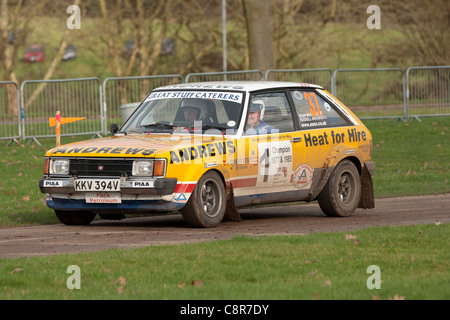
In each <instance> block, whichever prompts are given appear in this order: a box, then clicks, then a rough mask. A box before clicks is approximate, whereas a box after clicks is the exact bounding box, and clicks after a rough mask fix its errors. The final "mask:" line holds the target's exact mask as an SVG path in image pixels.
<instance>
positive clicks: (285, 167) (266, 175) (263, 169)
mask: <svg viewBox="0 0 450 320" xmlns="http://www.w3.org/2000/svg"><path fill="white" fill-rule="evenodd" d="M291 174H292V146H291V142H290V141H289V140H285V141H272V142H262V143H258V179H257V183H256V185H257V186H269V185H270V186H277V185H284V184H286V183H289V180H290V177H291Z"/></svg>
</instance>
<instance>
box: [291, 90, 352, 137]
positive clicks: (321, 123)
mask: <svg viewBox="0 0 450 320" xmlns="http://www.w3.org/2000/svg"><path fill="white" fill-rule="evenodd" d="M290 93H291V96H292V100H293V101H294V104H295V110H296V111H297V116H298V121H299V123H300V129H316V128H326V127H339V126H346V125H348V124H349V123H348V122H347V120H346V119H345V118H344V117H342V116H341V115H340V114H339V113H338V112H337V111H336V109H335V108H334V107H333V105H332V104H331V103H329V102H327V101H325V100H324V99H323V98H322V97H321V96H320V95H319V94H318V93H317V92H314V91H300V90H291V91H290Z"/></svg>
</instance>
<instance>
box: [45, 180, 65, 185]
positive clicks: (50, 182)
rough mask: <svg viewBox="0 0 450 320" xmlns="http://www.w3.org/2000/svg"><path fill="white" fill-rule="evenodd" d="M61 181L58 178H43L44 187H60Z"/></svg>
mask: <svg viewBox="0 0 450 320" xmlns="http://www.w3.org/2000/svg"><path fill="white" fill-rule="evenodd" d="M62 186H63V182H62V181H60V180H45V181H44V187H62Z"/></svg>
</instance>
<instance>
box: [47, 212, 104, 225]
mask: <svg viewBox="0 0 450 320" xmlns="http://www.w3.org/2000/svg"><path fill="white" fill-rule="evenodd" d="M55 213H56V217H58V219H59V221H61V222H62V223H64V224H66V225H68V226H84V225H88V224H89V223H91V222H92V220H94V218H95V213H93V212H89V211H62V210H55Z"/></svg>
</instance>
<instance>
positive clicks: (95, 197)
mask: <svg viewBox="0 0 450 320" xmlns="http://www.w3.org/2000/svg"><path fill="white" fill-rule="evenodd" d="M85 199H86V203H122V198H121V196H120V193H119V192H86V194H85Z"/></svg>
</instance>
